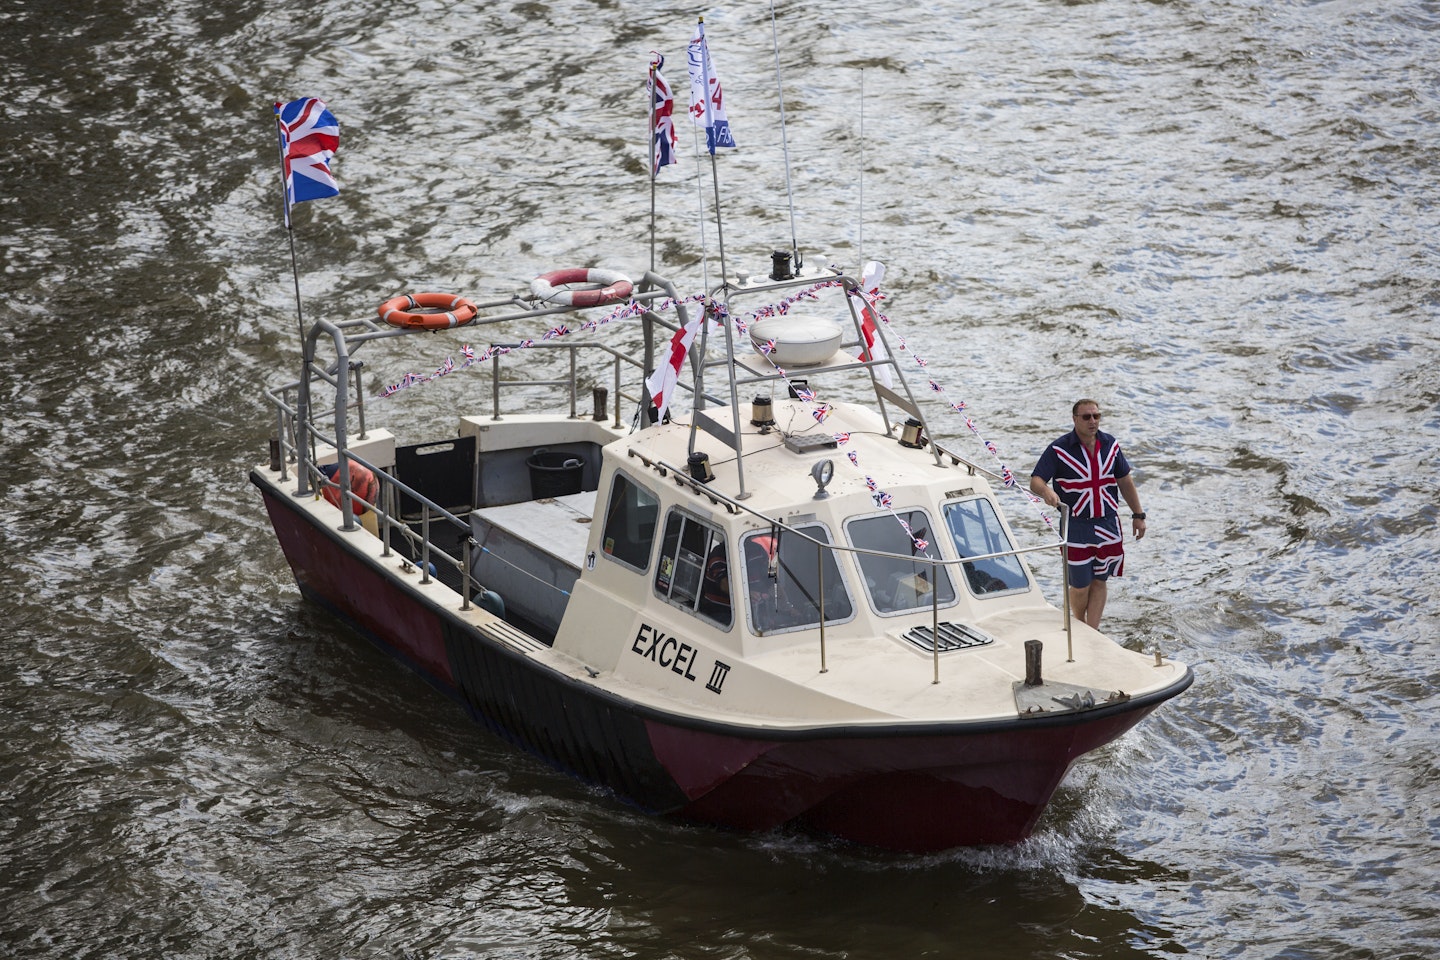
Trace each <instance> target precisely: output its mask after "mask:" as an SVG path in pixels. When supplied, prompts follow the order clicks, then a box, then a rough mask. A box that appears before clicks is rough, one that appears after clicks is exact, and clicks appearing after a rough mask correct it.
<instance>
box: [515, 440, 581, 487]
mask: <svg viewBox="0 0 1440 960" xmlns="http://www.w3.org/2000/svg"><path fill="white" fill-rule="evenodd" d="M525 465H526V466H527V467H529V468H530V496H532V497H533V498H535V499H536V500H539V499H540V498H541V497H564V496H567V495H569V494H572V493H579V492H580V490H581V489H582V487H583V485H584V482H585V460H584V459H583V458H582V457H579V456H577V455H575V454H573V453H564V452H561V451H556V450H546V449H545V448H544V447H541V448H540V449H539V450H536V451H535V452H534V453H533V454H531V455H530V459H529V460H526V461H525Z"/></svg>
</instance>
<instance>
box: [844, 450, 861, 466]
mask: <svg viewBox="0 0 1440 960" xmlns="http://www.w3.org/2000/svg"><path fill="white" fill-rule="evenodd" d="M845 456H847V457H849V458H850V462H851V463H853V464H855V466H857V467H858V466H860V455H859V454H858V453H856V452H855V451H854V450H851V451H850V452H849V453H847V454H845Z"/></svg>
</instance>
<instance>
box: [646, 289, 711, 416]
mask: <svg viewBox="0 0 1440 960" xmlns="http://www.w3.org/2000/svg"><path fill="white" fill-rule="evenodd" d="M704 322H705V314H704V313H703V312H701V313H700V315H699V316H697V317H696V318H695V319H694V320H691V321H690V322H689V323H687V324H685V326H683V327H681V328H680V329H679V330H676V331H675V336H673V337H671V338H670V356H668V357H666V358H665V362H664V363H662V364H660V365H659V366H658V367H656V368H655V372H654V373H652V374H650V377H649V379H647V380H646V381H645V387H646V389H648V390H649V391H650V400H651V402H653V403H654V404H655V410H656V414H655V419H656V420H664V419H665V411H666V410H668V409H669V408H670V398H671V396H672V395H673V394H674V392H675V385H676V384H677V383H679V382H680V368H681V367H682V366H684V365H685V357H686V355H687V354H688V353H689V352H690V346H691V344H693V343H694V342H695V337H696V336H697V335H698V334H699V333H700V324H702V323H704Z"/></svg>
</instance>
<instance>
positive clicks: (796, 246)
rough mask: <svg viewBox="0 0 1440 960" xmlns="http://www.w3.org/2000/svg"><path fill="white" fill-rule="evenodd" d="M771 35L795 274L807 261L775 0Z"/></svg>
mask: <svg viewBox="0 0 1440 960" xmlns="http://www.w3.org/2000/svg"><path fill="white" fill-rule="evenodd" d="M770 36H771V38H772V39H773V41H774V44H775V95H776V96H777V97H778V98H779V100H780V152H781V154H782V155H783V156H784V158H785V196H786V198H787V199H788V200H789V202H790V252H791V253H792V254H793V255H794V257H795V270H794V272H795V274H796V276H799V274H800V268H801V267H802V266H804V265H805V262H804V261H803V260H802V259H801V257H800V241H799V240H797V239H796V235H795V191H794V189H792V187H791V185H790V141H789V140H788V139H787V138H786V136H785V91H784V87H783V85H782V84H781V82H780V29H779V27H777V26H776V24H775V0H770Z"/></svg>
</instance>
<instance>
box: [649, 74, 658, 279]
mask: <svg viewBox="0 0 1440 960" xmlns="http://www.w3.org/2000/svg"><path fill="white" fill-rule="evenodd" d="M651 53H652V54H653V53H654V51H653V50H652V51H651ZM656 56H658V54H656ZM649 99H650V103H649V105H648V106H647V107H646V114H647V116H648V117H649V121H648V124H647V125H648V126H649V128H650V135H649V136H648V137H647V138H646V143H647V148H646V149H647V150H648V151H649V154H650V159H649V160H648V161H647V162H648V163H649V166H650V272H651V273H654V272H655V175H656V174H657V173H658V172H659V171H658V170H657V168H656V166H655V60H654V57H652V58H651V60H650V96H649Z"/></svg>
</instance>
